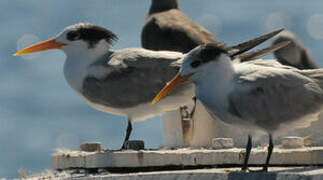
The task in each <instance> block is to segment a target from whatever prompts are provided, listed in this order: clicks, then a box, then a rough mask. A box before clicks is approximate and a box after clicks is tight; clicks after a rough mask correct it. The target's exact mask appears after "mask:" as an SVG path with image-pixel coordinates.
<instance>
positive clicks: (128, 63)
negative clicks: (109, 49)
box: [83, 48, 183, 108]
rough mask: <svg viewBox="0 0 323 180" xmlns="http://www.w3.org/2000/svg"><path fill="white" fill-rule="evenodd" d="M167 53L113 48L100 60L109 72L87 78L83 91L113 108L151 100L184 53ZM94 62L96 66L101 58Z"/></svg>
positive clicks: (173, 72) (97, 101)
mask: <svg viewBox="0 0 323 180" xmlns="http://www.w3.org/2000/svg"><path fill="white" fill-rule="evenodd" d="M170 54H171V55H169V56H168V55H167V54H166V55H165V53H161V52H152V51H145V50H142V49H139V48H138V49H135V48H133V49H124V50H121V51H115V52H113V53H111V54H110V57H109V58H108V60H107V59H105V60H103V61H101V63H102V62H104V63H106V68H108V69H109V70H108V71H109V73H107V74H106V75H104V76H102V77H101V78H98V77H94V76H88V77H86V78H85V80H84V83H83V94H84V96H85V97H86V98H87V99H88V100H90V101H92V102H94V103H96V104H101V105H106V106H108V107H113V108H127V107H134V106H137V105H139V104H143V103H150V101H151V100H152V99H153V98H154V96H155V95H156V94H157V93H158V92H159V90H160V89H161V88H162V87H163V86H164V85H165V84H166V83H167V82H168V81H169V80H170V79H171V78H172V77H173V76H174V75H175V74H176V73H177V71H178V70H179V68H180V67H179V66H176V65H172V63H173V62H175V61H176V60H179V59H180V58H181V57H182V56H183V55H182V54H181V53H173V54H172V53H170ZM96 63H97V65H99V64H100V61H98V62H96ZM98 63H99V64H98ZM95 65H96V64H93V66H95Z"/></svg>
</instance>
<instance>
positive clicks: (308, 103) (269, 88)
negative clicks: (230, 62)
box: [228, 67, 322, 131]
mask: <svg viewBox="0 0 323 180" xmlns="http://www.w3.org/2000/svg"><path fill="white" fill-rule="evenodd" d="M236 81H237V85H236V86H235V87H234V88H233V90H232V92H231V93H230V95H229V99H228V101H229V105H230V107H229V110H231V113H232V114H234V115H235V116H237V117H239V118H241V119H245V120H248V121H251V122H254V124H255V125H257V126H259V127H262V128H264V129H267V130H269V131H271V130H275V129H276V128H277V127H278V126H279V125H280V124H281V122H285V123H286V122H290V121H295V120H298V119H300V118H302V117H303V116H304V115H306V114H308V113H314V112H317V111H319V110H320V107H321V103H322V89H321V88H320V87H319V86H318V84H317V83H316V82H314V81H313V80H312V79H310V78H308V77H306V76H304V75H302V74H300V73H298V72H297V70H295V71H292V70H286V69H278V68H276V69H273V68H270V67H263V68H259V67H258V69H253V68H251V70H249V71H247V72H245V73H244V74H241V76H240V77H239V78H238V79H236Z"/></svg>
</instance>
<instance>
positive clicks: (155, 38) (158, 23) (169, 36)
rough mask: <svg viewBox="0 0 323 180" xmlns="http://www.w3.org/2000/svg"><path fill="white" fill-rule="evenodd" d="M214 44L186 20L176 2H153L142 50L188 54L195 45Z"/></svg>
mask: <svg viewBox="0 0 323 180" xmlns="http://www.w3.org/2000/svg"><path fill="white" fill-rule="evenodd" d="M211 42H212V43H219V44H222V45H223V46H225V45H224V44H223V43H220V42H217V41H216V40H215V39H214V38H213V36H212V34H211V33H210V32H209V31H208V30H206V29H205V28H203V27H202V26H200V25H198V24H196V23H194V22H193V21H192V20H191V19H190V18H188V17H187V16H186V15H185V14H184V13H183V12H182V11H181V10H180V9H179V6H178V0H152V4H151V6H150V9H149V13H148V15H147V17H146V20H145V23H144V26H143V28H142V32H141V44H142V47H144V48H147V49H151V50H171V51H178V52H183V53H187V52H189V51H190V50H192V49H193V48H195V47H196V46H198V45H201V44H205V43H211Z"/></svg>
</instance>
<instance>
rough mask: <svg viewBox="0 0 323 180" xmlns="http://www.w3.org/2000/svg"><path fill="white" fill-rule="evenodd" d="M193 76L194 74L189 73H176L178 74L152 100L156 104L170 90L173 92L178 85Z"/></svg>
mask: <svg viewBox="0 0 323 180" xmlns="http://www.w3.org/2000/svg"><path fill="white" fill-rule="evenodd" d="M190 76H192V74H188V75H185V76H181V75H179V74H176V76H175V77H174V78H173V79H172V80H171V81H170V82H169V83H167V85H166V86H165V87H164V88H163V89H162V90H161V91H160V92H159V93H158V94H157V96H156V97H155V98H154V100H153V101H152V104H156V103H157V102H158V101H159V100H161V99H162V98H164V97H165V96H167V95H168V94H169V93H170V92H172V91H173V90H174V89H175V88H176V87H177V86H179V85H180V84H182V83H183V82H185V81H187V79H188V78H189V77H190Z"/></svg>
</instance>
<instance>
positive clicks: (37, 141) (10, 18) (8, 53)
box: [0, 0, 323, 178]
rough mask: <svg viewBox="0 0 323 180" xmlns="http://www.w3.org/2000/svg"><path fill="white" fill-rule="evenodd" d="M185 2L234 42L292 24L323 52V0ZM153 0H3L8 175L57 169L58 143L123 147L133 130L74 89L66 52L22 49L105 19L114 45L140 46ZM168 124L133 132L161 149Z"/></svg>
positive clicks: (0, 37)
mask: <svg viewBox="0 0 323 180" xmlns="http://www.w3.org/2000/svg"><path fill="white" fill-rule="evenodd" d="M180 3H181V9H182V10H183V11H185V13H186V14H187V15H188V16H189V17H191V18H192V19H193V20H194V21H196V22H198V23H200V24H202V25H203V26H205V27H207V28H208V29H209V30H210V31H211V32H212V33H213V34H214V35H215V36H216V38H217V39H218V40H221V41H224V42H226V43H228V44H234V43H237V42H241V41H243V40H247V39H250V38H252V37H254V36H256V35H260V34H263V33H265V32H268V31H270V30H272V29H274V28H276V27H280V26H285V27H288V28H289V29H290V30H292V31H293V32H294V33H295V34H296V35H297V36H298V37H299V38H300V40H301V41H302V42H303V44H305V45H306V46H307V47H308V48H309V49H310V51H311V54H312V56H313V57H315V58H316V59H317V60H320V59H321V58H322V57H323V54H322V53H321V52H322V50H321V49H322V47H323V42H322V38H323V37H322V33H323V25H322V24H323V22H322V21H323V18H321V17H323V16H319V15H318V16H315V17H318V18H313V19H314V20H313V22H314V23H312V24H313V25H311V23H310V22H309V19H311V17H312V16H313V15H315V14H320V13H322V14H323V11H322V7H323V6H322V5H323V1H320V0H311V1H301V0H284V1H281V0H272V1H266V0H249V1H247V0H245V1H236V0H226V1H220V0H217V1H216V0H203V1H198V0H185V1H180ZM149 5H150V1H149V0H92V1H89V0H68V1H66V0H55V1H44V0H28V1H27V0H2V1H0V22H1V25H0V41H1V42H0V177H6V178H13V177H18V174H17V170H18V169H19V168H23V169H26V170H27V171H30V172H41V171H42V170H44V169H50V168H51V161H50V155H51V153H52V152H53V151H54V149H55V148H61V147H65V148H72V149H78V148H79V145H80V144H81V143H82V142H84V141H100V142H102V143H103V146H104V147H105V148H111V149H112V148H118V147H120V145H121V142H122V140H123V138H124V130H125V128H126V121H125V118H124V117H119V116H114V115H109V114H104V113H102V112H98V111H95V110H93V109H91V108H90V107H89V106H88V105H86V103H85V102H84V101H83V100H82V99H81V98H80V97H79V96H78V95H77V94H76V93H74V92H73V91H72V89H71V88H70V87H69V86H68V85H67V83H66V82H65V79H64V77H63V72H62V67H63V63H64V58H65V56H64V54H63V53H62V52H59V51H49V52H43V53H38V54H36V55H31V56H25V58H22V57H13V56H12V54H13V53H14V52H15V51H16V50H17V48H18V47H19V48H21V47H22V46H26V45H29V44H30V43H33V42H36V41H39V40H46V39H48V38H51V37H52V36H54V35H56V33H58V32H60V31H61V30H62V29H63V28H64V27H66V26H68V25H70V24H74V23H78V22H90V23H94V24H98V25H101V26H104V27H106V28H109V29H110V30H112V31H113V32H115V33H116V34H117V35H118V36H119V39H120V40H119V41H118V42H117V43H115V46H114V49H120V48H126V47H138V46H140V30H141V27H142V24H143V22H144V18H145V15H146V12H147V11H148V8H149ZM312 26H313V27H312ZM321 27H322V28H321ZM309 31H310V32H311V33H308V32H309ZM322 63H323V61H319V64H320V65H322ZM162 128H163V127H162V121H161V118H159V117H157V118H154V119H151V120H149V121H144V122H140V123H137V124H135V125H134V131H133V136H132V138H133V139H143V140H145V142H146V145H147V146H148V147H158V146H159V145H160V144H161V143H162Z"/></svg>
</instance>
